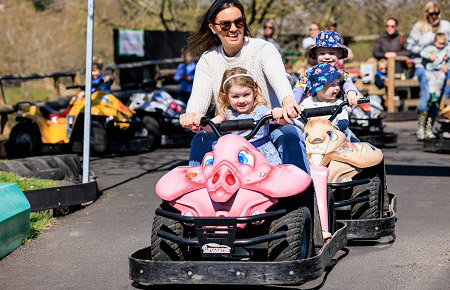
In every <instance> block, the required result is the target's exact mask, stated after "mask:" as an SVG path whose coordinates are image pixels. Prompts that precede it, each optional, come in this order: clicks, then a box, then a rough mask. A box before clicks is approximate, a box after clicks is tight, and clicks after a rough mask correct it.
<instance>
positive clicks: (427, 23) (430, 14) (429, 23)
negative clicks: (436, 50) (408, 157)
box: [407, 1, 450, 140]
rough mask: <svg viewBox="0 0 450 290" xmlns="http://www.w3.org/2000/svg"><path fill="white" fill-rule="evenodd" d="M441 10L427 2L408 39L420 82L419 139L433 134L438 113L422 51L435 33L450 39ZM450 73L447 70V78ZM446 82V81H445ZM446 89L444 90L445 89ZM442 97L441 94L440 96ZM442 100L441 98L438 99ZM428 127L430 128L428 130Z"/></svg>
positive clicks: (446, 90) (431, 41) (432, 39)
mask: <svg viewBox="0 0 450 290" xmlns="http://www.w3.org/2000/svg"><path fill="white" fill-rule="evenodd" d="M440 13H441V10H440V7H439V5H438V4H437V3H436V2H434V1H430V2H428V3H427V4H425V6H424V8H423V9H422V13H421V15H420V18H419V20H418V21H417V23H416V24H414V26H413V28H412V29H411V32H410V33H409V37H408V39H407V43H408V45H407V49H408V50H409V51H411V57H412V58H413V59H414V64H415V66H416V76H417V78H418V79H419V83H420V102H419V106H418V113H419V117H418V130H417V139H418V140H423V139H424V138H425V133H427V135H432V131H431V129H432V127H433V126H432V124H433V122H434V120H435V118H436V116H437V114H438V109H439V108H435V107H434V106H433V107H430V100H431V99H430V93H429V90H428V84H427V80H426V76H425V67H424V65H423V59H422V57H421V56H420V52H421V51H422V50H423V49H424V48H425V47H426V46H428V45H431V44H432V43H433V41H434V37H435V34H436V33H438V32H441V33H444V34H445V35H446V39H450V23H449V22H448V21H446V20H441V15H440ZM448 77H449V73H448V72H447V79H448ZM444 84H445V82H444ZM443 91H444V90H443ZM448 91H449V88H448V87H446V88H445V94H446V96H448ZM441 97H442V94H441V96H439V98H441ZM438 102H440V99H439V100H438ZM427 129H428V130H427Z"/></svg>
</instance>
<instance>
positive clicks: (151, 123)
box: [142, 116, 161, 148]
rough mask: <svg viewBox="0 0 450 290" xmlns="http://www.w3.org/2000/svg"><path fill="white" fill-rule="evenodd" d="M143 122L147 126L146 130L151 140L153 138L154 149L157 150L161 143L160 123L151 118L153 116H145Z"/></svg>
mask: <svg viewBox="0 0 450 290" xmlns="http://www.w3.org/2000/svg"><path fill="white" fill-rule="evenodd" d="M142 121H143V122H144V124H145V128H146V129H147V131H148V136H149V138H152V139H153V140H151V141H152V142H153V143H152V148H155V147H156V146H157V145H159V144H160V143H161V131H160V128H159V123H158V121H157V120H156V119H155V118H153V117H151V116H145V117H144V118H143V119H142Z"/></svg>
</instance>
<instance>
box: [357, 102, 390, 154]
mask: <svg viewBox="0 0 450 290" xmlns="http://www.w3.org/2000/svg"><path fill="white" fill-rule="evenodd" d="M383 110H384V108H383V106H382V105H381V97H380V96H377V95H372V96H370V103H362V104H360V105H357V106H354V108H353V109H352V110H351V111H350V113H349V123H350V124H349V128H350V130H352V131H353V132H354V133H355V135H356V136H357V137H358V138H359V139H360V140H361V141H363V142H368V143H370V144H372V145H374V146H377V147H381V148H383V147H386V148H388V147H389V148H390V147H396V146H397V134H395V133H389V132H385V131H384V127H385V125H383V119H384V118H386V117H382V116H380V114H381V112H383Z"/></svg>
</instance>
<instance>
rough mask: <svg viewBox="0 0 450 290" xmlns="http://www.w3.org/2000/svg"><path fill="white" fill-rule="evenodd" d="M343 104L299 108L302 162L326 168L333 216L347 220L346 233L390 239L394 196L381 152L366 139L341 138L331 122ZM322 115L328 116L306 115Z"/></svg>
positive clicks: (394, 220)
mask: <svg viewBox="0 0 450 290" xmlns="http://www.w3.org/2000/svg"><path fill="white" fill-rule="evenodd" d="M368 101H369V100H368V99H367V98H362V99H361V100H360V102H368ZM346 105H348V102H347V101H344V102H342V103H341V104H340V105H338V106H329V107H321V108H314V109H305V110H303V112H302V118H303V119H304V122H305V123H306V125H305V142H306V152H307V156H308V161H309V163H310V164H311V166H325V167H327V168H328V170H329V175H328V183H329V185H328V188H329V190H330V191H332V192H333V196H334V207H335V209H336V219H337V220H339V221H342V222H345V223H346V224H347V226H348V229H347V238H349V239H378V238H381V237H385V236H391V237H392V238H393V240H395V222H396V217H395V210H396V198H395V195H393V194H388V192H387V185H386V177H385V167H384V160H383V153H382V152H381V150H380V149H378V148H376V147H374V146H373V145H371V144H370V143H364V142H361V143H349V142H346V137H345V134H344V133H342V132H341V131H340V130H339V129H336V128H335V127H334V126H333V125H332V124H331V121H332V120H334V118H336V116H337V115H338V114H339V113H340V112H341V110H342V109H343V108H344V106H346ZM328 115H331V116H330V117H329V119H328V120H327V119H323V118H313V119H312V117H318V116H328ZM308 118H309V119H308Z"/></svg>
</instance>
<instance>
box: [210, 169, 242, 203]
mask: <svg viewBox="0 0 450 290" xmlns="http://www.w3.org/2000/svg"><path fill="white" fill-rule="evenodd" d="M239 187H240V183H239V180H238V178H237V176H236V174H235V173H234V172H233V170H231V169H230V168H229V167H228V166H221V167H220V168H218V169H217V170H216V171H215V172H214V174H213V175H212V177H211V178H210V179H209V180H208V182H207V190H208V192H209V194H210V196H211V198H212V199H213V200H214V201H216V202H225V201H227V200H228V199H229V198H230V197H231V196H233V194H234V193H235V192H236V191H237V190H238V189H239Z"/></svg>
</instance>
